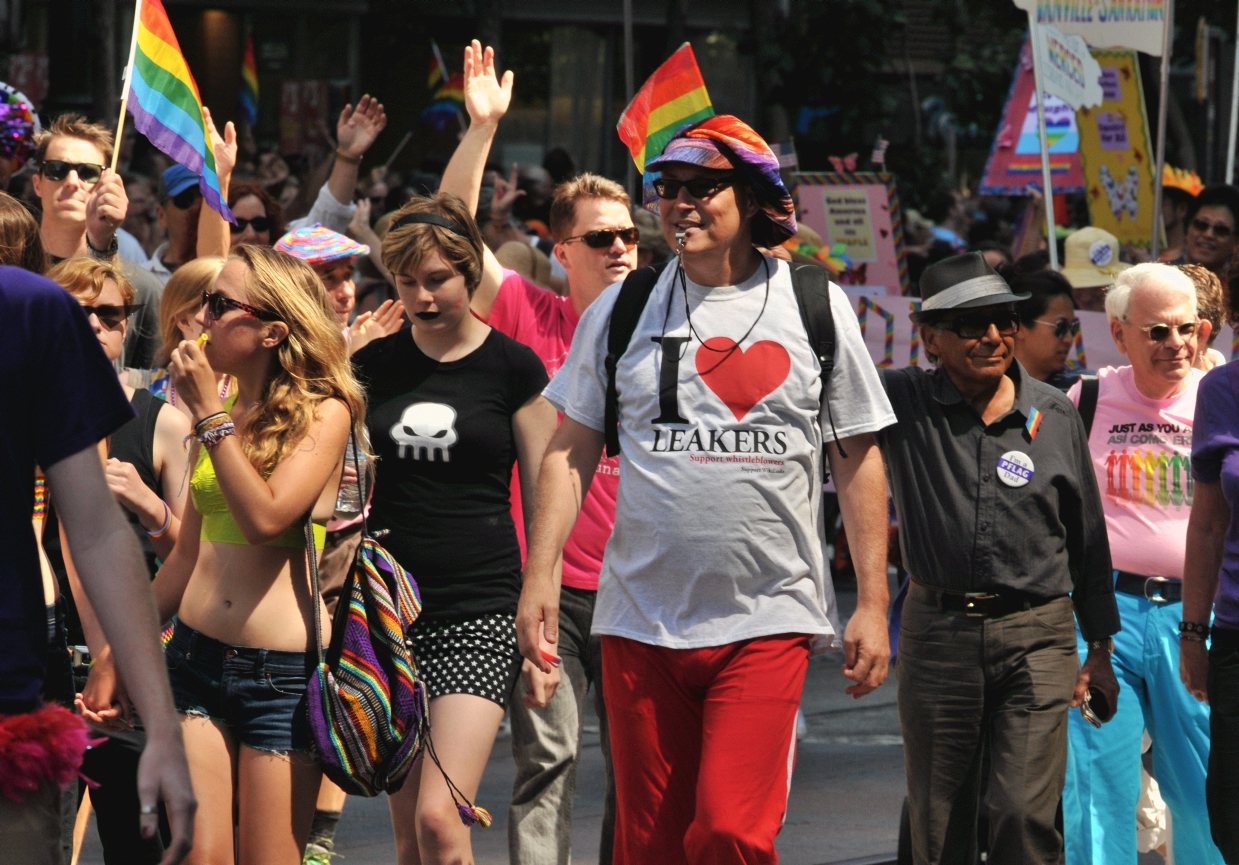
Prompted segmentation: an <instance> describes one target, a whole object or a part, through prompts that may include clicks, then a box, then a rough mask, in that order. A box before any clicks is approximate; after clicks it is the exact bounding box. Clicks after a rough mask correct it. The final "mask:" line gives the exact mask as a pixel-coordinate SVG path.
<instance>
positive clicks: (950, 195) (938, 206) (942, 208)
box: [925, 186, 960, 222]
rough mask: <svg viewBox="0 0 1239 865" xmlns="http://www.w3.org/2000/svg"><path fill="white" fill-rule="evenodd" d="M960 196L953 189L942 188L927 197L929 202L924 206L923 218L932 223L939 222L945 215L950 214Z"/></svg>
mask: <svg viewBox="0 0 1239 865" xmlns="http://www.w3.org/2000/svg"><path fill="white" fill-rule="evenodd" d="M959 198H960V195H959V193H958V192H956V191H955V190H954V189H950V188H949V187H945V186H944V187H942V188H941V189H938V190H937V191H935V192H934V194H933V195H931V196H929V201H928V202H926V204H925V216H927V217H928V218H930V219H932V220H933V221H934V222H941V221H942V220H944V219H946V217H947V214H948V213H950V212H951V208H953V207H954V206H955V205H956V203H957V202H958V201H959Z"/></svg>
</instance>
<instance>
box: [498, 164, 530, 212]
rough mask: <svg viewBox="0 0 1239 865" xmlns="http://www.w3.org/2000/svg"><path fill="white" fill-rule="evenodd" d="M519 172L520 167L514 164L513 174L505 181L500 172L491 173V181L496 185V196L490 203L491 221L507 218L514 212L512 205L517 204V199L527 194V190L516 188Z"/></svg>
mask: <svg viewBox="0 0 1239 865" xmlns="http://www.w3.org/2000/svg"><path fill="white" fill-rule="evenodd" d="M519 172H520V166H519V165H517V164H516V163H515V162H513V163H512V174H511V175H510V176H509V177H508V179H507V180H504V179H503V177H502V175H500V174H499V172H498V171H492V172H491V175H490V176H491V179H492V180H494V183H495V196H494V198H492V199H491V202H490V217H491V219H493V220H496V221H500V220H503V219H504V218H506V217H507V215H508V214H509V213H511V212H512V205H513V204H515V203H516V199H518V198H520V197H521V196H522V195H524V194H525V190H523V189H517V188H516V182H517V175H518V174H519Z"/></svg>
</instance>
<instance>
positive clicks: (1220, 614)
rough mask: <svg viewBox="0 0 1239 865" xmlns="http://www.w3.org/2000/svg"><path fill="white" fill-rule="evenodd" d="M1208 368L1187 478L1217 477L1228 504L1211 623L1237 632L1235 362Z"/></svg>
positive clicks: (1238, 412)
mask: <svg viewBox="0 0 1239 865" xmlns="http://www.w3.org/2000/svg"><path fill="white" fill-rule="evenodd" d="M1235 363H1236V362H1231V363H1228V364H1224V365H1223V366H1219V367H1215V368H1214V369H1212V370H1210V371H1209V372H1208V373H1207V374H1206V375H1205V377H1204V378H1203V379H1201V380H1200V387H1199V389H1198V390H1197V391H1196V420H1195V423H1193V424H1192V428H1193V429H1192V478H1193V479H1195V480H1196V481H1198V482H1200V483H1202V484H1212V483H1217V482H1219V481H1221V484H1222V495H1223V496H1225V497H1226V503H1227V504H1229V505H1230V528H1228V529H1227V530H1226V541H1225V543H1224V545H1223V548H1222V570H1221V572H1220V573H1219V574H1218V589H1217V599H1216V600H1215V601H1214V605H1213V616H1214V624H1215V625H1217V626H1218V627H1221V628H1231V629H1234V630H1239V397H1237V396H1236V394H1237V393H1239V366H1236V365H1235Z"/></svg>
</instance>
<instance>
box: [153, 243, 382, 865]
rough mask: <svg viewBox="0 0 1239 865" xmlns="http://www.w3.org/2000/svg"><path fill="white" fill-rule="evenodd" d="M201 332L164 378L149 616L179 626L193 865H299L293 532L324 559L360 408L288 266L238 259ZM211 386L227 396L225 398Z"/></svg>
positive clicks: (300, 711)
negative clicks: (167, 470)
mask: <svg viewBox="0 0 1239 865" xmlns="http://www.w3.org/2000/svg"><path fill="white" fill-rule="evenodd" d="M198 323H199V324H201V325H202V327H203V329H204V331H205V334H206V336H207V338H208V341H207V342H206V343H205V344H204V345H201V346H200V345H199V344H198V343H197V342H196V341H192V342H191V341H188V340H186V341H185V342H182V343H181V344H180V346H179V347H178V348H177V349H175V350H174V351H173V352H172V358H171V362H170V364H169V368H170V370H171V373H172V381H173V383H174V384H175V386H176V390H177V394H178V396H179V398H180V399H182V400H184V402H185V403H186V405H188V406H189V409H190V411H191V412H192V414H193V418H194V421H195V426H194V434H195V436H196V438H197V441H198V445H197V446H196V448H195V454H196V456H195V457H194V459H193V464H194V468H193V472H192V474H191V479H190V483H189V487H190V504H189V505H188V506H187V507H186V511H185V525H184V529H183V531H182V534H181V541H180V543H178V544H177V546H176V549H175V550H174V551H173V553H172V555H171V556H170V557H169V558H168V560H167V562H166V563H165V564H164V566H163V568H162V569H161V570H160V572H159V576H158V577H157V578H156V580H155V596H156V600H157V602H158V604H159V612H160V615H161V618H162V619H163V620H164V621H166V620H167V619H169V618H171V617H172V616H173V615H174V614H175V616H176V618H175V621H174V630H173V633H172V637H171V640H170V641H169V643H168V646H167V660H168V670H169V673H170V675H171V679H172V692H173V696H174V698H175V700H176V705H177V710H178V711H179V712H180V713H181V714H182V716H183V720H182V728H183V732H184V736H185V746H186V751H187V753H188V754H189V762H190V771H191V773H192V775H193V780H194V791H195V793H197V796H198V815H197V822H196V823H195V826H194V849H193V852H192V853H191V854H190V861H191V862H193V863H211V865H215V863H232V862H233V849H234V842H235V844H236V848H237V849H238V850H239V853H240V857H239V860H238V861H239V862H240V863H241V865H258V863H262V865H268V863H276V865H279V863H283V865H294V863H300V862H301V857H302V851H303V849H304V848H305V844H306V839H307V837H308V835H309V831H310V823H311V820H312V819H313V815H314V803H315V798H316V796H317V793H318V787H319V779H320V777H321V773H320V770H319V768H318V765H317V763H316V762H315V761H314V758H313V757H312V755H311V753H310V739H309V732H308V727H307V720H306V685H307V682H308V679H309V675H310V674H311V673H312V669H313V664H314V658H315V654H314V652H313V651H312V641H313V640H314V639H315V637H314V626H313V616H314V604H321V600H320V599H318V598H312V597H311V589H310V585H309V578H308V576H307V571H306V552H307V551H306V533H307V530H308V529H307V526H306V525H305V522H304V520H305V518H306V515H307V513H310V514H311V515H312V516H313V520H314V522H313V525H312V530H313V531H312V533H313V536H314V541H315V546H316V547H317V546H319V545H321V542H322V537H323V530H322V525H321V524H322V522H324V521H325V520H326V519H327V518H329V517H330V516H331V514H332V512H333V511H334V510H335V502H336V492H337V489H338V487H339V482H340V475H341V470H342V468H343V456H344V448H345V443H346V442H347V441H348V438H349V434H350V432H354V431H360V430H361V429H362V424H364V422H365V404H364V401H363V395H362V393H361V390H360V388H359V387H358V385H357V382H356V379H354V377H353V373H352V370H351V369H350V368H349V365H348V357H347V354H346V353H345V347H344V341H343V340H342V339H340V335H339V330H338V328H337V326H336V324H335V320H334V316H333V314H332V311H331V302H330V300H329V299H328V297H327V294H326V292H325V291H324V290H323V286H322V283H321V282H320V281H319V279H318V277H316V276H315V275H314V272H313V271H312V270H311V269H310V268H309V267H308V266H307V265H305V264H304V263H302V262H300V261H298V260H297V259H295V258H293V257H292V256H289V255H285V254H284V253H281V252H276V251H275V250H273V249H269V248H265V247H260V246H239V247H237V248H236V250H235V251H234V253H233V255H232V257H231V258H230V259H229V260H228V262H227V263H226V264H225V265H224V267H223V269H222V270H221V271H220V273H219V277H218V279H217V280H216V282H215V285H214V286H213V287H212V289H211V290H210V291H209V292H208V293H207V294H206V295H205V297H204V304H203V307H202V310H201V312H199V314H198ZM218 372H222V373H225V374H227V375H230V376H232V377H233V378H234V379H235V381H236V383H237V393H236V395H235V396H233V397H230V398H228V399H227V400H221V399H220V396H219V384H218V381H217V379H216V375H217V373H218ZM350 417H351V418H352V422H350ZM361 440H362V439H361V437H360V436H358V441H361ZM324 636H325V637H326V635H324ZM234 814H235V815H236V819H237V824H236V835H235V837H234V831H233V826H234Z"/></svg>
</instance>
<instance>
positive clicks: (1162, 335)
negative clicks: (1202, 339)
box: [1136, 321, 1200, 342]
mask: <svg viewBox="0 0 1239 865" xmlns="http://www.w3.org/2000/svg"><path fill="white" fill-rule="evenodd" d="M1136 326H1137V327H1139V328H1140V330H1143V331H1144V332H1145V333H1146V334H1148V335H1149V339H1151V340H1153V341H1154V342H1165V341H1166V340H1168V339H1170V331H1171V330H1176V331H1178V332H1179V336H1181V337H1182V338H1183V339H1191V338H1192V337H1193V336H1195V335H1196V331H1197V330H1198V329H1199V328H1200V322H1198V321H1185V322H1183V324H1165V323H1164V322H1158V323H1157V324H1148V325H1144V326H1143V327H1141V326H1140V325H1136Z"/></svg>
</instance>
